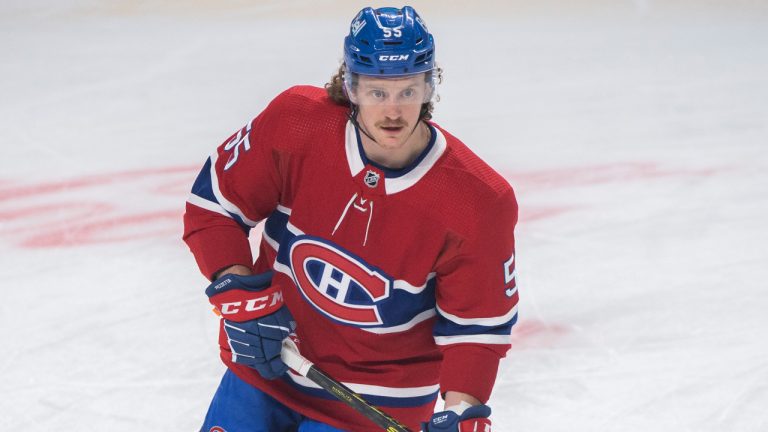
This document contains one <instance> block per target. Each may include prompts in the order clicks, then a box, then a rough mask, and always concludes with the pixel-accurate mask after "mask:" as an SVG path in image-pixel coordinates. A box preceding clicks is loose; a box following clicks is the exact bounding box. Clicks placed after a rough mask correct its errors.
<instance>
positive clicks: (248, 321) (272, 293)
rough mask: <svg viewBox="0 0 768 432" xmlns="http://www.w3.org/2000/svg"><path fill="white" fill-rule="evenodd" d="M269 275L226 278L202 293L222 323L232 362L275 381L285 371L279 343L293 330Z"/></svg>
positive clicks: (280, 292) (293, 324)
mask: <svg viewBox="0 0 768 432" xmlns="http://www.w3.org/2000/svg"><path fill="white" fill-rule="evenodd" d="M271 282H272V272H267V273H261V274H257V275H253V276H240V275H235V274H227V275H224V276H222V277H220V278H218V279H216V280H215V281H214V282H213V283H212V284H211V285H209V286H208V288H207V289H206V290H205V293H206V294H207V295H208V299H209V301H210V302H211V304H212V305H214V306H216V309H217V310H218V312H219V314H220V315H221V318H222V319H223V321H224V326H223V328H224V331H225V332H226V334H227V341H228V344H229V348H230V349H231V350H232V361H233V362H235V363H238V364H243V365H246V366H250V367H252V368H254V369H256V370H257V371H258V372H259V374H260V375H261V376H263V377H264V378H267V379H274V378H277V377H279V376H280V375H282V374H284V373H285V371H286V370H288V367H287V366H286V365H285V363H283V361H282V360H281V359H280V349H281V348H282V341H283V339H285V338H286V337H287V336H288V335H289V334H290V333H291V332H292V331H293V330H294V329H295V327H296V323H295V322H294V321H293V317H292V316H291V314H290V312H288V309H287V308H286V307H285V306H284V305H283V293H282V291H280V289H279V288H278V287H275V286H271V285H270V284H271Z"/></svg>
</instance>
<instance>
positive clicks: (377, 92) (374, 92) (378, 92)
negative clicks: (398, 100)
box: [371, 90, 387, 99]
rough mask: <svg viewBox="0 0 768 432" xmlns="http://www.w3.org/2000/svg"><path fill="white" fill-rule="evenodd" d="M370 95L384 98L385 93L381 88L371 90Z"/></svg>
mask: <svg viewBox="0 0 768 432" xmlns="http://www.w3.org/2000/svg"><path fill="white" fill-rule="evenodd" d="M371 96H373V97H374V98H376V99H384V98H385V97H386V96H387V95H386V93H384V92H383V91H381V90H371Z"/></svg>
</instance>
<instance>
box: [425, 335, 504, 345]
mask: <svg viewBox="0 0 768 432" xmlns="http://www.w3.org/2000/svg"><path fill="white" fill-rule="evenodd" d="M435 343H436V344H438V345H453V344H460V343H479V344H486V345H506V344H508V343H510V336H509V335H489V334H479V335H463V336H435Z"/></svg>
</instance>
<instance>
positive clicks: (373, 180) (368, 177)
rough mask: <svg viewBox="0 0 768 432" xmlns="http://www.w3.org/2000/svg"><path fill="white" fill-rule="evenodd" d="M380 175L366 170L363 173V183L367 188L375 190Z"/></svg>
mask: <svg viewBox="0 0 768 432" xmlns="http://www.w3.org/2000/svg"><path fill="white" fill-rule="evenodd" d="M380 178H381V175H380V174H379V173H377V172H376V171H374V170H368V171H366V172H365V177H364V178H363V181H364V182H365V184H366V185H367V186H368V187H369V188H375V187H376V186H377V185H378V184H379V179H380Z"/></svg>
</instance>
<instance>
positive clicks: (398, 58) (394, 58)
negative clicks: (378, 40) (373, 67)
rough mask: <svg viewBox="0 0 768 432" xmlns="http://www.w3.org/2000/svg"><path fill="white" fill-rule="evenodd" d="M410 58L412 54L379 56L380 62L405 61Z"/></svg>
mask: <svg viewBox="0 0 768 432" xmlns="http://www.w3.org/2000/svg"><path fill="white" fill-rule="evenodd" d="M408 57H410V54H399V55H385V54H382V55H380V56H379V61H384V62H385V61H405V60H408Z"/></svg>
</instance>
